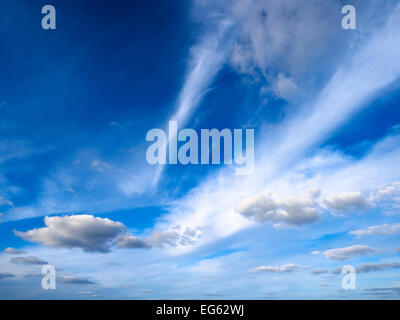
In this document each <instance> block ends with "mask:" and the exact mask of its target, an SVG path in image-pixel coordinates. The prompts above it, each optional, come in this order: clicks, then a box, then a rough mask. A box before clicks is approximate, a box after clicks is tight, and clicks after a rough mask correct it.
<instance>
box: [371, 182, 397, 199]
mask: <svg viewBox="0 0 400 320" xmlns="http://www.w3.org/2000/svg"><path fill="white" fill-rule="evenodd" d="M398 195H400V182H395V183H393V184H392V185H389V186H386V187H383V188H381V189H379V190H378V191H377V192H376V194H375V197H374V199H375V200H377V201H387V200H389V201H390V200H393V198H395V197H396V196H398Z"/></svg>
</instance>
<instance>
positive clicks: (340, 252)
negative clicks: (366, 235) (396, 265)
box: [312, 245, 381, 260]
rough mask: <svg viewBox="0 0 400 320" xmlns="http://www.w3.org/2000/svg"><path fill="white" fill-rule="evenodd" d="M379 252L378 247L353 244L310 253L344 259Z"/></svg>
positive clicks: (333, 258)
mask: <svg viewBox="0 0 400 320" xmlns="http://www.w3.org/2000/svg"><path fill="white" fill-rule="evenodd" d="M379 252H381V250H379V249H375V248H370V247H368V246H364V245H354V246H350V247H345V248H336V249H330V250H326V251H323V252H320V251H313V252H312V254H314V255H319V254H323V255H324V256H325V257H326V258H327V259H331V260H346V259H348V258H351V257H358V256H364V255H370V254H376V253H379Z"/></svg>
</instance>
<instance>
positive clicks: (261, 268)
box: [251, 263, 309, 273]
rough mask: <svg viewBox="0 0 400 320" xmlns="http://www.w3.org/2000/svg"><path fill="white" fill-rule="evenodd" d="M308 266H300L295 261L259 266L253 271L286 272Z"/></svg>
mask: <svg viewBox="0 0 400 320" xmlns="http://www.w3.org/2000/svg"><path fill="white" fill-rule="evenodd" d="M308 268H309V267H308V266H300V265H296V264H293V263H287V264H284V265H281V266H259V267H256V268H254V269H252V270H251V272H256V273H258V272H274V273H286V272H293V271H296V270H299V269H308Z"/></svg>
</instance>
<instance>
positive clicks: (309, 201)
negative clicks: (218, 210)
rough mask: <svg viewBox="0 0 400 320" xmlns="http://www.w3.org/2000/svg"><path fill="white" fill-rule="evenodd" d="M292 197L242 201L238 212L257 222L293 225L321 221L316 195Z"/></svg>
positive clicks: (237, 207) (265, 197)
mask: <svg viewBox="0 0 400 320" xmlns="http://www.w3.org/2000/svg"><path fill="white" fill-rule="evenodd" d="M318 194H319V193H316V194H313V193H308V194H306V195H304V196H300V197H295V196H290V197H286V198H281V199H278V200H274V199H272V198H271V197H270V196H258V197H251V198H247V199H244V200H242V201H240V202H239V203H238V204H237V206H236V210H237V211H238V212H239V213H240V214H241V215H243V216H244V217H247V218H249V219H252V220H255V221H257V222H266V221H272V222H277V223H280V222H285V223H288V224H293V225H302V224H307V223H312V222H314V221H316V220H318V219H319V214H318V211H317V202H316V200H315V198H316V195H318Z"/></svg>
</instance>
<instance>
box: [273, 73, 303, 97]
mask: <svg viewBox="0 0 400 320" xmlns="http://www.w3.org/2000/svg"><path fill="white" fill-rule="evenodd" d="M272 90H273V92H274V94H275V95H276V96H277V97H279V98H281V99H285V100H290V99H291V98H293V97H294V96H295V94H296V93H297V91H298V88H297V85H296V83H295V82H294V80H293V79H292V78H290V77H286V76H285V75H284V74H282V73H280V74H278V77H277V79H276V81H275V83H274V84H273V86H272Z"/></svg>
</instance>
